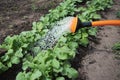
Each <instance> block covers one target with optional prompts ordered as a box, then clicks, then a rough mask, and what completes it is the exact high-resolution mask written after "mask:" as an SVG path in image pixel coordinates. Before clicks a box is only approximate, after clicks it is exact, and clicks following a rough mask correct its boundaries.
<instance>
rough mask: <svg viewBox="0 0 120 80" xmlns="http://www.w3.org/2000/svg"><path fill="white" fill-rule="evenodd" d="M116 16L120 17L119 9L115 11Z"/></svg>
mask: <svg viewBox="0 0 120 80" xmlns="http://www.w3.org/2000/svg"><path fill="white" fill-rule="evenodd" d="M116 16H117V17H118V18H120V10H119V11H118V12H117V13H116Z"/></svg>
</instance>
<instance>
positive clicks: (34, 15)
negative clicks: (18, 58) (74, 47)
mask: <svg viewBox="0 0 120 80" xmlns="http://www.w3.org/2000/svg"><path fill="white" fill-rule="evenodd" d="M61 1H62V0H1V1H0V44H1V43H2V42H3V40H4V38H5V37H6V36H8V35H10V36H12V35H14V34H19V33H20V32H22V31H26V30H30V29H31V27H32V22H33V21H38V20H39V18H40V17H41V16H43V15H45V14H46V13H48V10H49V9H51V8H55V7H56V6H57V5H58V3H60V2H61ZM119 8H120V0H117V1H115V4H114V5H113V7H112V8H111V9H109V10H107V11H106V12H101V14H102V17H103V19H118V18H117V17H116V12H117V11H118V10H119ZM90 40H91V43H90V45H89V47H87V48H85V47H82V46H80V47H79V49H78V53H79V54H77V55H76V58H75V59H74V60H73V61H72V63H73V67H75V68H76V69H78V71H79V78H78V79H77V80H120V61H119V60H117V59H116V58H115V55H114V54H113V52H112V49H111V47H112V46H113V44H114V43H116V42H117V41H120V27H114V26H107V27H101V28H99V32H98V35H97V37H96V38H95V37H90ZM4 52H5V51H4V50H0V54H2V53H4ZM19 71H21V64H19V65H14V66H13V67H12V68H10V69H9V70H8V71H6V72H4V73H3V74H1V75H0V80H15V76H16V75H17V73H18V72H19Z"/></svg>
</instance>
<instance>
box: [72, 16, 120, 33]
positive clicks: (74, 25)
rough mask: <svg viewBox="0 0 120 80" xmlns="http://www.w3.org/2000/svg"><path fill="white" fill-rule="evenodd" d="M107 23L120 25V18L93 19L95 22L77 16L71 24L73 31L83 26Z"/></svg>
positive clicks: (104, 24)
mask: <svg viewBox="0 0 120 80" xmlns="http://www.w3.org/2000/svg"><path fill="white" fill-rule="evenodd" d="M106 25H113V26H120V20H101V21H93V22H81V21H80V19H78V18H77V17H75V18H74V19H73V21H72V24H71V26H70V28H71V32H73V33H74V32H75V31H77V30H79V29H80V28H83V27H91V26H92V27H97V26H106Z"/></svg>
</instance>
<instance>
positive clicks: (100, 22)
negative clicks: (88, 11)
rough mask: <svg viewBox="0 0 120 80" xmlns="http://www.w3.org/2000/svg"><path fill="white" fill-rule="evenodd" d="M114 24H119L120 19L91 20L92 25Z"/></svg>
mask: <svg viewBox="0 0 120 80" xmlns="http://www.w3.org/2000/svg"><path fill="white" fill-rule="evenodd" d="M104 25H115V26H120V20H103V21H95V22H92V26H93V27H94V26H104Z"/></svg>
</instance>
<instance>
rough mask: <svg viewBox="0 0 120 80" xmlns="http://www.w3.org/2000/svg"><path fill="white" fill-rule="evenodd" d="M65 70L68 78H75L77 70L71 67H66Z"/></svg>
mask: <svg viewBox="0 0 120 80" xmlns="http://www.w3.org/2000/svg"><path fill="white" fill-rule="evenodd" d="M65 72H66V75H67V76H68V77H69V78H72V79H75V78H77V77H78V72H77V71H76V70H75V69H73V68H70V67H67V68H65Z"/></svg>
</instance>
